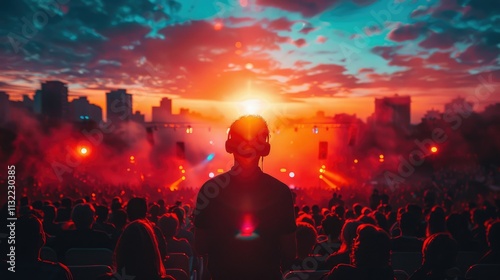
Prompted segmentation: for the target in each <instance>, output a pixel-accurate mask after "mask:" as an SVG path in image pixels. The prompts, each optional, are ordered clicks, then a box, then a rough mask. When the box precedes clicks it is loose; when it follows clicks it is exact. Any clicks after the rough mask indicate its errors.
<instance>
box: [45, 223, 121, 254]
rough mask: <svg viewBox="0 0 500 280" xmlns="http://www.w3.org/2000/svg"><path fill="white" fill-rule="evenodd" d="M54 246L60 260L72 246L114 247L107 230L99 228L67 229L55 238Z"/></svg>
mask: <svg viewBox="0 0 500 280" xmlns="http://www.w3.org/2000/svg"><path fill="white" fill-rule="evenodd" d="M50 247H52V248H54V250H55V251H56V253H57V257H58V259H59V260H64V255H65V254H66V251H67V250H68V249H71V248H108V249H112V244H111V240H110V238H109V237H108V235H107V234H106V233H105V232H102V231H97V230H91V229H88V230H66V231H63V232H61V234H59V236H57V237H56V239H55V240H54V244H53V245H51V246H50Z"/></svg>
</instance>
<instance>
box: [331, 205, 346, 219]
mask: <svg viewBox="0 0 500 280" xmlns="http://www.w3.org/2000/svg"><path fill="white" fill-rule="evenodd" d="M333 212H334V213H335V214H336V215H337V216H339V218H341V219H344V216H345V208H344V206H341V205H337V206H335V208H334V209H333Z"/></svg>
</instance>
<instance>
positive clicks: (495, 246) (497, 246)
mask: <svg viewBox="0 0 500 280" xmlns="http://www.w3.org/2000/svg"><path fill="white" fill-rule="evenodd" d="M486 237H487V240H488V245H489V248H490V250H489V251H488V252H487V253H486V254H485V255H484V256H483V257H482V258H481V260H479V263H481V264H499V265H500V221H496V222H494V223H492V224H490V225H489V226H488V230H487V235H486Z"/></svg>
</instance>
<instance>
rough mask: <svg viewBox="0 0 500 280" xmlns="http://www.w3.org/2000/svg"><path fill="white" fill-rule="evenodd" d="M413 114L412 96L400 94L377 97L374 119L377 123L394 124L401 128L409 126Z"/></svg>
mask: <svg viewBox="0 0 500 280" xmlns="http://www.w3.org/2000/svg"><path fill="white" fill-rule="evenodd" d="M410 116H411V97H410V96H399V95H397V94H396V95H395V96H393V97H384V98H375V114H374V116H373V117H374V118H373V121H374V122H375V124H376V125H394V126H396V127H400V128H409V126H410Z"/></svg>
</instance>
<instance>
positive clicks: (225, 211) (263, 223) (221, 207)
mask: <svg viewBox="0 0 500 280" xmlns="http://www.w3.org/2000/svg"><path fill="white" fill-rule="evenodd" d="M234 173H237V172H236V170H234V169H233V170H231V171H230V172H227V173H224V174H221V175H219V176H217V177H215V178H213V179H211V180H209V181H207V182H206V183H205V184H204V185H203V186H202V188H201V189H200V193H199V194H198V201H197V207H196V210H195V212H194V214H195V216H194V225H195V227H196V228H198V229H202V230H205V231H206V232H207V238H208V241H207V243H208V246H209V247H208V269H209V271H210V272H211V274H212V279H214V280H218V279H261V280H265V279H281V271H280V259H281V251H280V243H279V240H280V237H281V236H283V235H286V234H290V233H293V232H294V231H295V229H296V225H295V216H294V209H293V201H292V193H291V191H290V189H289V188H288V187H287V186H286V185H285V184H283V183H282V182H280V181H278V180H277V179H275V178H274V177H272V176H270V175H268V174H265V173H263V172H262V171H261V170H260V169H258V171H257V172H256V173H255V175H254V176H252V177H251V178H242V177H241V176H237V175H233V174H234Z"/></svg>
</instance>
